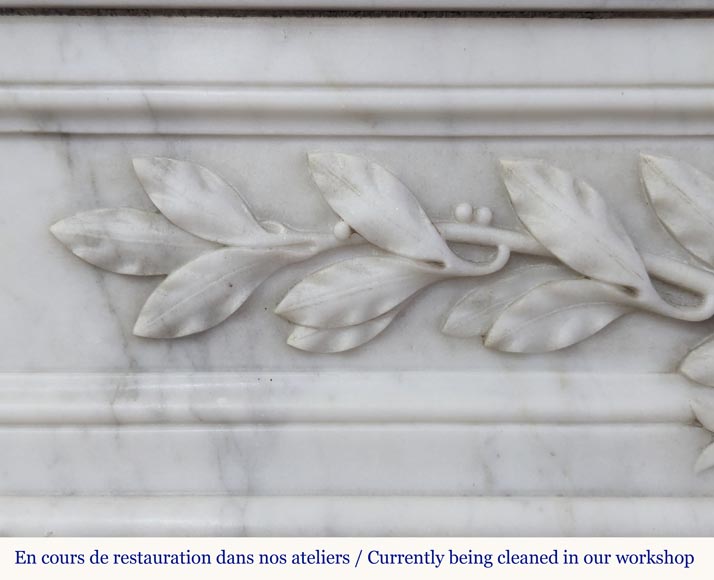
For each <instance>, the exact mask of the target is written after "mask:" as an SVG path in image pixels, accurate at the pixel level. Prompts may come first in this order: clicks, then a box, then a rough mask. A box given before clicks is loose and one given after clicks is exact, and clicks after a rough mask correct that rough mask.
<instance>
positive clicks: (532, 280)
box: [441, 264, 574, 338]
mask: <svg viewBox="0 0 714 580" xmlns="http://www.w3.org/2000/svg"><path fill="white" fill-rule="evenodd" d="M573 276H574V274H573V271H572V270H568V269H567V268H563V267H561V266H556V265H553V264H538V265H536V266H527V267H525V268H518V269H517V270H514V271H513V272H510V273H509V275H507V276H503V277H501V278H500V279H499V281H498V283H497V284H493V285H490V286H488V287H482V286H477V287H476V288H475V289H474V290H472V291H470V292H469V293H468V294H466V295H465V296H464V297H463V298H462V299H461V300H459V301H458V302H457V303H456V304H455V305H454V307H453V308H452V309H451V311H450V312H449V314H448V316H447V318H446V322H444V326H443V327H442V329H441V331H442V332H443V333H444V334H448V335H449V336H456V337H459V338H470V337H473V336H481V335H483V334H485V333H486V331H487V330H488V329H489V328H490V327H491V325H492V324H493V322H494V320H495V319H496V317H497V316H498V315H499V314H500V313H501V311H502V310H503V309H504V308H506V306H508V305H509V304H511V303H512V302H515V301H516V300H518V299H519V298H521V297H522V296H524V295H525V294H527V293H528V292H529V291H530V290H532V289H533V288H535V287H536V286H540V285H541V284H544V283H545V282H550V281H554V280H565V279H567V278H572V277H573Z"/></svg>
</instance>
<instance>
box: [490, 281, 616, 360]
mask: <svg viewBox="0 0 714 580" xmlns="http://www.w3.org/2000/svg"><path fill="white" fill-rule="evenodd" d="M621 297H622V294H621V292H620V291H618V290H617V289H616V288H614V287H612V286H609V285H607V284H603V283H601V282H596V281H594V280H584V279H582V280H559V281H556V282H547V283H545V284H543V285H541V286H538V287H537V288H534V289H533V290H531V291H530V292H528V294H526V295H525V296H523V298H520V299H519V300H516V301H515V302H514V303H513V304H511V305H510V306H509V307H508V308H507V309H506V310H505V311H504V312H503V313H502V314H501V315H500V316H499V317H498V318H497V319H496V322H494V324H493V326H492V327H491V329H490V330H489V331H488V334H487V335H486V338H485V339H484V344H485V345H486V346H487V347H489V348H495V349H498V350H502V351H506V352H548V351H552V350H558V349H560V348H565V347H566V346H570V345H571V344H575V343H576V342H579V341H581V340H583V339H585V338H588V337H590V336H592V335H593V334H595V333H596V332H597V331H599V330H601V329H602V328H604V327H605V326H607V325H608V324H610V323H611V322H612V321H613V320H615V319H617V318H619V317H620V316H622V315H623V314H626V313H627V312H628V311H629V308H628V307H627V306H623V305H621V304H617V303H616V301H617V300H618V299H621Z"/></svg>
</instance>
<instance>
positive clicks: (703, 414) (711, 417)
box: [692, 401, 714, 433]
mask: <svg viewBox="0 0 714 580" xmlns="http://www.w3.org/2000/svg"><path fill="white" fill-rule="evenodd" d="M692 411H694V416H695V417H696V418H697V421H699V422H700V423H701V424H702V426H703V427H704V428H705V429H706V430H707V431H710V432H712V433H714V405H712V404H711V403H710V404H705V403H702V402H701V401H692Z"/></svg>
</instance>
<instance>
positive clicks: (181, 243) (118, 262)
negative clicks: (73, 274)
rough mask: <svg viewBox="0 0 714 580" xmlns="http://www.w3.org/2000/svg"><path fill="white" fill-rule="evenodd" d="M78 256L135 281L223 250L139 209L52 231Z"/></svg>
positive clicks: (76, 220)
mask: <svg viewBox="0 0 714 580" xmlns="http://www.w3.org/2000/svg"><path fill="white" fill-rule="evenodd" d="M50 231H51V232H52V234H53V235H54V236H55V237H56V238H57V239H58V240H59V241H60V242H62V243H63V244H64V245H65V246H67V248H69V249H70V250H71V251H72V253H73V254H75V255H76V256H78V257H80V258H82V259H83V260H85V261H87V262H89V263H90V264H94V265H95V266H98V267H99V268H103V269H105V270H109V271H110V272H117V273H118V274H130V275H134V276H154V275H157V274H168V273H169V272H171V271H172V270H175V269H176V268H178V267H179V266H181V265H182V264H185V263H186V262H188V261H190V260H192V259H193V258H196V257H197V256H199V255H200V254H202V253H204V252H207V251H209V250H212V249H216V248H217V247H218V246H216V245H215V244H212V243H210V242H207V241H205V240H202V239H200V238H197V237H195V236H192V235H191V234H188V233H186V232H184V231H183V230H180V229H179V228H177V227H176V226H174V225H173V224H172V223H171V222H170V221H168V220H167V219H166V218H165V217H163V216H162V215H161V214H158V213H155V212H149V211H142V210H138V209H130V208H120V209H98V210H93V211H86V212H82V213H78V214H77V215H74V216H72V217H69V218H67V219H63V220H61V221H58V222H57V223H56V224H54V225H53V226H52V227H50Z"/></svg>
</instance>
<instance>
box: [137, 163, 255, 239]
mask: <svg viewBox="0 0 714 580" xmlns="http://www.w3.org/2000/svg"><path fill="white" fill-rule="evenodd" d="M134 169H135V171H136V174H137V176H138V177H139V180H140V181H141V184H142V185H143V186H144V190H145V191H146V193H147V195H148V196H149V197H150V198H151V201H152V202H154V205H156V207H157V208H159V210H160V211H161V213H163V214H164V215H165V216H166V217H167V218H169V219H170V220H171V221H172V222H173V223H175V224H176V225H177V226H178V227H180V228H182V229H184V230H186V231H187V232H191V233H192V234H194V235H196V236H199V237H201V238H204V239H206V240H210V241H212V242H219V243H221V244H229V245H230V244H242V245H249V244H250V243H251V242H259V241H260V240H261V239H264V238H265V237H266V236H268V235H269V234H268V232H266V230H265V229H264V228H263V227H261V226H260V224H259V223H258V222H257V221H256V219H255V217H253V214H252V213H251V212H250V210H249V209H248V206H246V204H245V202H244V201H243V200H242V199H241V197H240V195H239V194H238V192H237V191H236V190H235V189H234V188H233V187H232V186H231V185H229V184H228V183H227V182H226V181H224V180H223V179H222V178H221V177H219V176H218V175H216V174H215V173H213V172H211V171H209V170H208V169H206V168H205V167H201V166H200V165H196V164H195V163H189V162H186V161H176V160H175V159H166V158H162V157H153V158H149V159H134Z"/></svg>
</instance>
